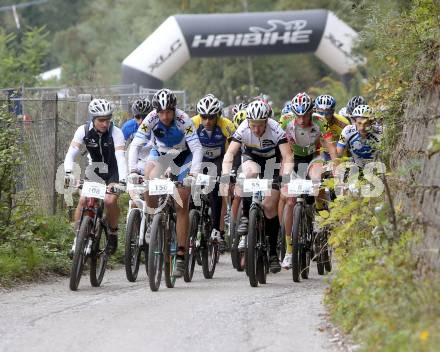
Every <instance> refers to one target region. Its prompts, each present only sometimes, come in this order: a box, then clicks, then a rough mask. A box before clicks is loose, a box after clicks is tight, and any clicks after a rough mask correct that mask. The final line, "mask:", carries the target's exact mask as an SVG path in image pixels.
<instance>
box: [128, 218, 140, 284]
mask: <svg viewBox="0 0 440 352" xmlns="http://www.w3.org/2000/svg"><path fill="white" fill-rule="evenodd" d="M141 219H142V216H141V210H140V209H132V210H131V212H130V215H129V216H128V220H127V231H126V234H125V252H124V264H125V276H126V277H127V280H128V281H130V282H135V281H136V279H137V276H138V272H139V265H140V261H141V249H140V248H139V233H140V227H141Z"/></svg>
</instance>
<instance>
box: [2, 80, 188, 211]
mask: <svg viewBox="0 0 440 352" xmlns="http://www.w3.org/2000/svg"><path fill="white" fill-rule="evenodd" d="M152 91H153V90H150V91H148V92H145V91H144V92H142V91H140V92H138V91H136V90H135V87H134V86H133V85H119V86H111V87H69V88H66V87H57V88H44V87H43V88H20V89H19V90H12V89H3V90H0V104H1V105H3V104H7V106H8V108H9V111H10V112H11V113H12V114H14V115H15V116H16V117H17V122H18V123H19V126H20V137H19V141H18V142H19V145H20V147H21V151H22V155H23V163H22V166H21V170H20V175H19V177H18V178H17V179H18V181H17V190H18V191H23V190H30V191H32V192H33V193H34V195H35V201H36V206H37V207H38V208H39V209H40V210H41V211H42V212H43V213H46V214H55V213H56V212H57V211H58V210H61V209H63V208H64V206H65V205H64V202H63V199H62V196H60V195H59V194H58V193H57V192H56V191H55V180H56V175H57V169H58V168H59V167H60V165H61V164H62V163H63V161H64V157H65V155H66V152H67V149H68V148H69V144H70V142H71V140H72V138H73V135H74V133H75V131H76V130H77V129H78V127H79V126H80V125H82V124H84V123H85V122H86V121H87V120H88V113H87V108H88V104H89V102H90V100H91V99H92V98H93V97H100V98H105V99H108V100H110V101H112V102H113V103H114V105H115V112H114V122H115V124H116V126H121V125H122V123H123V122H125V121H126V120H127V119H129V118H130V117H131V114H130V106H131V104H132V102H133V101H134V100H136V99H139V98H144V97H148V98H151V92H152ZM153 94H154V93H153ZM178 96H179V100H180V101H181V103H182V104H184V102H185V101H186V96H185V92H183V91H179V93H178ZM83 154H84V153H82V152H81V157H80V160H77V162H78V163H79V165H80V166H81V169H82V176H84V170H85V166H86V164H87V160H86V159H87V158H86V156H84V155H83Z"/></svg>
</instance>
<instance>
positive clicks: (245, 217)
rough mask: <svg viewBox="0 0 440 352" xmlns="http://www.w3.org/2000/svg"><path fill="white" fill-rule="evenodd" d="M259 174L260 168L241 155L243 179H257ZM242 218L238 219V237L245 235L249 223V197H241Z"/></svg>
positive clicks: (246, 156)
mask: <svg viewBox="0 0 440 352" xmlns="http://www.w3.org/2000/svg"><path fill="white" fill-rule="evenodd" d="M260 172H261V166H260V165H259V164H258V163H257V162H255V161H254V160H252V157H251V156H248V155H246V154H243V174H244V176H245V178H247V179H248V178H254V177H257V176H258V175H259V174H260ZM241 198H242V201H243V206H242V217H241V219H240V225H239V226H238V231H237V232H238V233H239V234H240V235H246V234H247V230H248V223H249V209H250V207H251V203H252V198H251V197H250V196H247V197H244V196H243V195H242V197H241Z"/></svg>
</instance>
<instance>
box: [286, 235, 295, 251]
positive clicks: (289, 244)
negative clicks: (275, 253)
mask: <svg viewBox="0 0 440 352" xmlns="http://www.w3.org/2000/svg"><path fill="white" fill-rule="evenodd" d="M291 239H292V236H287V235H286V254H287V253H289V254H292V248H293V247H292V240H291Z"/></svg>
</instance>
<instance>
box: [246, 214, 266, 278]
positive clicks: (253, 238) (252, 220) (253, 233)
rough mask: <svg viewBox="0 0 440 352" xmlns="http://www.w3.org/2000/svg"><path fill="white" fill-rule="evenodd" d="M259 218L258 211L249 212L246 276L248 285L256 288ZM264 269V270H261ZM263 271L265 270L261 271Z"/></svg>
mask: <svg viewBox="0 0 440 352" xmlns="http://www.w3.org/2000/svg"><path fill="white" fill-rule="evenodd" d="M260 216H261V214H260V210H259V209H257V208H252V209H251V210H250V211H249V231H248V235H247V248H246V250H247V262H246V268H247V275H248V277H249V284H250V285H251V286H252V287H257V286H258V281H259V280H258V275H257V271H258V258H259V250H258V248H257V246H258V241H259V237H260V230H261V229H260V228H259V217H260ZM263 269H264V268H263ZM263 271H265V270H263Z"/></svg>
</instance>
